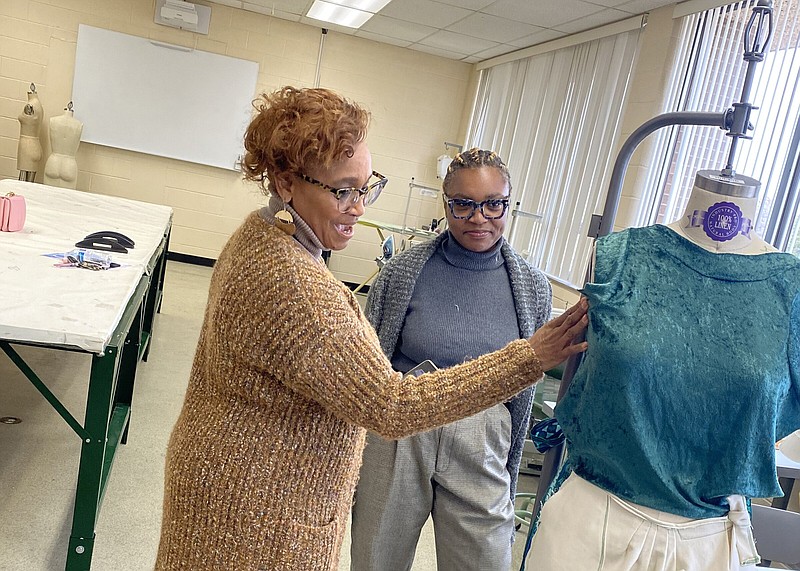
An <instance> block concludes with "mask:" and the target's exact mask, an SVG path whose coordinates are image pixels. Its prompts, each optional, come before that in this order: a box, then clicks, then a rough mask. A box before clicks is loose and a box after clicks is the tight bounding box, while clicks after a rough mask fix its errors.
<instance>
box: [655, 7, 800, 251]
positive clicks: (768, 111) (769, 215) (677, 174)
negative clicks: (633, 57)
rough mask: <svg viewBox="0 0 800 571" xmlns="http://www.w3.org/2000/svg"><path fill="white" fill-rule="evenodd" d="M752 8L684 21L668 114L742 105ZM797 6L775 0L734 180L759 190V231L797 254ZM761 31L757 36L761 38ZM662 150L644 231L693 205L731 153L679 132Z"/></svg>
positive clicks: (670, 132)
mask: <svg viewBox="0 0 800 571" xmlns="http://www.w3.org/2000/svg"><path fill="white" fill-rule="evenodd" d="M753 5H754V2H752V1H747V2H737V3H734V4H729V5H727V6H722V7H720V8H716V9H714V10H708V11H705V12H701V13H698V14H691V15H689V16H686V17H684V18H683V19H682V21H681V41H680V46H681V47H680V48H679V50H678V51H677V53H676V56H675V65H674V67H673V69H674V72H673V74H672V78H671V83H670V89H669V90H668V92H667V94H666V99H665V105H664V110H665V111H712V112H720V111H723V110H725V109H727V108H729V107H730V106H731V104H732V103H733V102H738V101H740V100H741V94H742V85H743V82H744V78H745V73H746V70H747V64H746V62H745V61H744V59H743V52H744V31H745V28H746V25H747V22H748V20H749V19H750V17H751V14H752V10H751V7H752V6H753ZM799 12H800V0H776V2H775V3H774V7H773V38H772V42H771V44H770V46H769V50H768V52H767V54H766V57H765V60H764V61H763V62H761V63H759V64H757V65H756V71H755V76H754V79H753V83H752V89H751V92H750V96H749V98H748V99H749V101H750V102H751V103H753V104H754V105H756V106H759V107H760V109H758V110H756V111H754V112H753V115H752V116H751V121H752V123H753V124H754V125H755V131H753V132H752V133H751V134H752V135H753V137H754V138H753V140H751V141H748V140H740V141H739V144H738V148H737V154H736V157H735V159H734V163H733V166H734V169H735V170H736V172H737V173H740V174H743V175H747V176H750V177H753V178H755V179H758V180H759V181H760V182H761V185H762V186H761V190H760V194H759V200H758V204H759V210H758V216H757V217H756V226H755V230H756V233H757V234H759V235H760V236H762V237H764V239H766V240H767V241H769V242H771V243H772V244H774V245H775V246H776V247H778V248H779V249H783V250H786V251H788V252H792V253H794V254H795V255H800V216H799V214H800V209H799V208H798V186H800V169H799V168H798V167H799V166H800V164H798V163H799V161H800V153H799V152H798V151H799V150H800V52H799V51H798V44H799V43H800V42H798V37H799V36H800V18H799V17H798V13H799ZM754 32H755V30H754V31H753V32H751V33H754ZM662 131H663V132H662V133H659V135H658V139H657V143H656V145H655V149H656V150H655V157H657V159H658V160H657V161H655V164H656V165H657V167H656V168H653V169H652V170H651V172H650V173H649V179H648V180H647V182H646V184H645V188H644V191H643V194H644V198H645V200H643V205H644V207H643V209H642V211H641V212H640V217H639V223H640V224H641V225H646V224H652V223H654V222H665V223H667V222H671V221H673V220H675V219H677V218H678V217H679V216H680V215H681V214H682V213H683V210H684V208H685V206H686V202H687V201H688V198H689V194H690V192H691V188H692V185H693V183H694V175H695V173H696V172H697V171H698V170H701V169H718V170H719V169H722V168H723V167H724V166H725V163H726V162H727V158H728V152H729V149H730V138H729V137H726V136H725V133H724V131H722V130H720V129H713V128H709V127H691V126H681V127H674V128H671V129H663V130H662Z"/></svg>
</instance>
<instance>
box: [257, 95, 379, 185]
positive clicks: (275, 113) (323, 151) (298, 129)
mask: <svg viewBox="0 0 800 571" xmlns="http://www.w3.org/2000/svg"><path fill="white" fill-rule="evenodd" d="M253 106H254V107H255V108H256V111H257V113H256V115H255V117H253V120H252V121H250V125H249V126H248V127H247V132H246V133H245V136H244V148H245V151H246V153H245V156H244V159H243V160H242V171H243V172H244V176H245V178H246V179H248V180H254V181H256V182H258V183H259V184H260V185H261V187H262V188H263V189H264V190H270V191H273V192H274V191H275V178H274V177H275V175H276V174H280V173H289V174H294V175H299V174H305V172H306V171H307V170H310V169H313V168H319V167H329V166H330V165H331V164H333V163H334V162H336V161H338V160H341V159H342V158H344V157H345V156H352V154H353V149H354V148H355V146H356V145H357V144H358V143H359V142H361V141H363V140H364V139H365V138H366V136H367V129H368V127H369V120H370V114H369V112H368V111H366V110H365V109H363V108H362V107H360V106H358V105H357V104H356V103H354V102H352V101H349V100H347V99H345V98H344V97H342V96H341V95H339V94H337V93H335V92H333V91H331V90H329V89H318V88H314V89H311V88H308V89H297V88H295V87H288V86H287V87H283V88H281V89H279V90H277V91H274V92H272V93H264V94H262V95H261V97H260V98H259V99H256V100H255V101H254V102H253Z"/></svg>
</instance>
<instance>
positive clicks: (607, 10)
mask: <svg viewBox="0 0 800 571" xmlns="http://www.w3.org/2000/svg"><path fill="white" fill-rule="evenodd" d="M212 1H213V2H215V3H217V4H225V5H226V6H233V7H236V8H242V9H244V10H250V11H252V12H258V13H260V14H267V15H270V16H275V17H278V18H283V19H285V20H291V21H293V22H302V23H304V24H309V25H311V26H317V27H319V28H328V29H331V30H335V31H337V32H342V33H345V34H351V35H355V36H358V37H362V38H367V39H370V40H375V41H378V42H383V43H387V44H392V45H395V46H402V47H406V48H410V49H413V50H419V51H423V52H427V53H431V54H435V55H438V56H443V57H446V58H450V59H456V60H461V61H465V62H468V63H474V62H479V61H483V60H485V59H489V58H492V57H495V56H499V55H502V54H505V53H508V52H513V51H515V50H518V49H521V48H526V47H529V46H533V45H536V44H540V43H542V42H547V41H550V40H554V39H556V38H560V37H562V36H568V35H571V34H575V33H577V32H582V31H584V30H589V29H591V28H596V27H597V26H602V25H603V24H610V23H612V22H617V21H619V20H624V19H626V18H630V17H631V16H635V15H638V14H643V13H645V12H648V11H650V10H653V9H655V8H658V7H661V6H666V5H668V4H674V3H675V0H592V1H591V2H589V1H587V0H392V1H391V2H389V4H387V5H386V6H385V7H384V8H383V9H382V10H381V11H380V12H378V13H377V14H376V15H375V16H373V17H372V18H370V20H369V21H368V22H367V23H366V24H364V25H363V26H362V27H361V28H359V29H357V30H356V29H352V28H344V27H341V26H336V25H333V24H329V23H327V22H322V21H320V20H313V19H311V18H307V17H306V16H305V14H306V12H308V9H309V8H310V7H311V4H312V3H313V0H212Z"/></svg>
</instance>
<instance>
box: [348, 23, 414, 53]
mask: <svg viewBox="0 0 800 571" xmlns="http://www.w3.org/2000/svg"><path fill="white" fill-rule="evenodd" d="M373 18H374V16H373ZM355 35H356V36H357V37H359V38H364V39H367V40H373V41H375V42H380V43H382V44H390V45H393V46H400V47H401V48H407V47H408V46H410V45H411V44H412V43H413V42H409V41H408V40H398V39H397V38H390V37H389V36H387V35H385V34H373V33H372V32H365V31H364V30H363V28H362V29H361V30H358V31H357V32H356V33H355Z"/></svg>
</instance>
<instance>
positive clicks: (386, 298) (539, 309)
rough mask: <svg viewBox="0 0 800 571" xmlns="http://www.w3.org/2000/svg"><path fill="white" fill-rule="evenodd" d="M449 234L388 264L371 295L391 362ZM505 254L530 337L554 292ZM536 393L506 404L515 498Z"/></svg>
mask: <svg viewBox="0 0 800 571" xmlns="http://www.w3.org/2000/svg"><path fill="white" fill-rule="evenodd" d="M445 236H446V233H443V234H442V235H440V236H438V237H437V238H435V239H434V240H431V241H428V242H423V243H422V244H418V245H416V246H414V247H413V248H411V249H410V250H407V251H405V252H402V253H400V254H398V255H397V256H395V257H394V258H392V259H391V260H389V262H387V264H386V265H385V266H384V267H383V269H382V270H381V272H380V273H379V274H378V277H377V278H376V280H375V282H374V283H373V284H372V286H371V287H370V290H369V296H368V297H367V305H366V310H365V312H366V315H367V318H368V319H369V321H370V323H372V326H373V327H374V328H375V330H376V331H377V332H378V337H379V338H380V342H381V348H382V349H383V351H384V353H386V355H387V357H389V359H391V358H392V355H393V354H394V351H395V347H396V346H397V342H398V340H399V339H400V331H401V330H402V329H403V323H404V321H405V317H406V312H407V310H408V305H409V303H410V302H411V295H412V294H413V293H414V284H415V283H416V281H417V278H418V277H419V274H420V272H421V271H422V267H423V266H424V265H425V262H427V261H428V259H430V257H431V256H432V255H433V253H434V252H435V251H436V249H437V248H438V247H439V244H441V242H442V240H444V237H445ZM500 253H501V254H502V256H503V258H504V259H505V264H506V269H507V270H508V277H509V281H510V282H511V293H512V295H513V297H514V305H515V306H516V310H517V318H518V321H519V328H520V333H521V334H522V336H523V337H530V336H531V335H533V333H534V331H536V329H538V328H539V327H541V326H542V325H543V324H544V323H545V322H546V321H547V320H548V319H549V318H550V312H551V308H552V298H553V291H552V287H551V286H550V282H549V281H547V278H546V277H545V275H544V274H543V273H542V272H540V271H539V270H537V269H536V268H534V267H532V266H531V265H530V264H529V263H528V262H526V261H525V259H524V258H523V257H522V256H520V255H519V254H517V253H516V252H515V251H514V249H513V248H511V246H510V245H509V244H508V242H506V241H505V239H503V244H502V245H501V248H500ZM533 393H534V388H533V387H531V388H528V389H525V390H524V391H522V392H521V393H519V394H518V395H517V396H515V397H514V398H513V399H511V400H510V401H508V402H506V403H505V405H506V408H508V411H509V412H510V413H511V448H510V450H509V453H508V461H507V462H506V470H508V473H509V475H510V476H511V499H512V500H513V499H514V494H515V493H516V489H517V473H518V472H519V464H520V461H521V460H522V447H523V445H524V443H525V434H526V432H527V429H528V423H529V422H530V413H531V406H532V404H533Z"/></svg>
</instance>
